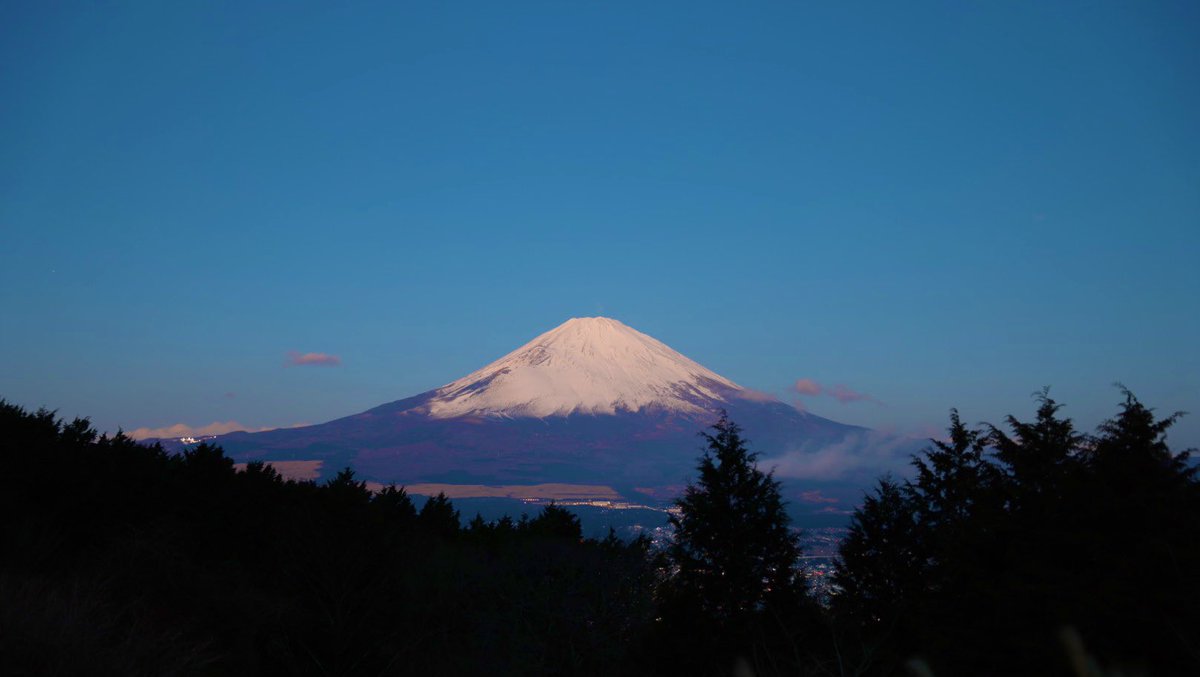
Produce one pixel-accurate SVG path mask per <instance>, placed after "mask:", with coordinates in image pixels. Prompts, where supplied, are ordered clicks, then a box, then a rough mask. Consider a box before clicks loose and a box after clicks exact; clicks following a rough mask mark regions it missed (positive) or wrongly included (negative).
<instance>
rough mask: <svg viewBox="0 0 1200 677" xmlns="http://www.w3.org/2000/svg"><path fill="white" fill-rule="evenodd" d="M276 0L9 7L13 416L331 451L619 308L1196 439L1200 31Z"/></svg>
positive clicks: (952, 395)
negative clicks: (459, 381) (1132, 395)
mask: <svg viewBox="0 0 1200 677" xmlns="http://www.w3.org/2000/svg"><path fill="white" fill-rule="evenodd" d="M248 4H249V3H244V2H230V3H218V2H148V3H90V2H89V3H43V2H21V3H18V2H9V3H4V5H3V6H2V7H0V148H2V149H3V152H2V153H0V231H2V236H0V397H6V398H8V399H9V400H10V401H15V402H17V403H20V404H23V405H27V406H39V405H46V406H49V407H51V408H57V409H59V410H60V412H61V413H62V414H64V415H77V414H86V415H90V416H91V417H92V418H93V421H94V422H95V423H96V424H97V425H98V426H99V427H101V428H102V429H108V430H115V429H116V427H117V426H123V427H124V428H125V429H127V430H129V429H134V428H137V427H143V426H149V427H158V426H166V425H170V424H176V423H184V424H187V425H189V426H200V425H205V424H209V423H212V422H214V421H237V422H240V423H241V424H243V425H245V426H248V427H263V426H279V425H288V424H294V423H299V422H320V421H324V420H328V419H331V418H334V417H338V416H342V415H346V414H350V413H355V412H358V411H361V410H363V409H366V408H368V407H370V406H374V405H377V404H380V403H383V402H386V401H390V400H394V399H399V398H401V397H406V396H409V395H413V394H416V393H418V392H421V391H424V390H427V389H430V388H432V387H436V386H438V385H441V384H443V383H446V382H448V381H450V380H453V379H454V378H457V377H459V376H462V375H464V374H465V373H467V372H469V371H471V370H473V369H476V368H478V367H481V366H483V364H485V363H487V362H489V361H491V360H493V359H495V358H497V357H499V356H500V355H502V354H503V353H505V352H508V351H509V350H512V349H514V348H516V347H517V346H518V345H520V344H521V343H523V342H525V341H527V340H529V339H530V338H532V337H533V336H535V335H536V334H538V333H540V332H542V331H545V330H547V329H550V328H552V327H554V326H556V325H557V324H559V323H561V322H562V321H564V320H566V319H567V318H569V317H572V316H584V315H606V316H611V317H615V318H617V319H619V320H622V321H623V322H625V323H627V324H629V325H631V326H633V327H635V328H637V329H639V330H641V331H644V332H646V333H648V334H650V335H652V336H655V337H656V338H658V339H660V340H662V341H664V342H666V343H668V344H669V345H671V346H673V347H674V348H676V349H677V350H680V351H681V352H683V353H684V354H686V355H688V356H689V357H691V358H693V359H695V360H697V361H699V362H701V363H703V364H705V365H706V366H708V367H710V368H712V369H714V370H715V371H717V372H719V373H721V374H723V375H725V376H727V377H729V378H731V379H733V380H735V381H738V382H739V383H741V384H743V385H746V386H749V387H753V388H756V389H760V390H763V391H768V392H773V393H776V394H778V395H779V396H781V397H784V398H789V397H792V396H793V394H794V393H792V392H790V391H789V388H791V387H792V386H793V384H794V383H795V382H796V381H797V380H798V379H809V380H810V381H811V382H812V383H814V384H820V385H821V386H822V387H823V388H824V389H825V390H828V389H830V388H832V387H834V386H835V385H838V384H840V385H841V386H843V388H844V389H843V390H842V391H836V392H841V393H843V394H845V393H849V392H856V393H865V394H869V395H870V397H871V398H872V399H871V400H860V401H846V402H843V401H839V399H838V398H836V397H830V396H811V395H809V396H806V397H805V398H804V400H803V401H804V402H805V403H806V406H808V407H809V408H810V409H811V410H813V411H815V412H817V413H820V414H823V415H826V416H829V417H831V418H835V419H838V420H842V421H846V422H852V423H860V424H865V425H870V426H874V427H882V428H886V429H889V430H899V431H903V432H909V433H913V434H925V433H927V432H928V431H930V430H932V429H937V428H942V427H944V425H945V421H946V411H947V410H948V409H949V408H950V407H951V406H958V407H960V408H961V409H962V411H963V414H964V417H965V418H966V419H967V420H971V421H978V420H991V421H997V422H999V420H1000V419H1001V418H1002V417H1003V416H1004V415H1005V414H1008V413H1015V414H1018V415H1020V416H1027V415H1029V414H1030V413H1031V412H1032V410H1033V402H1032V400H1031V398H1030V397H1029V395H1030V393H1032V392H1033V391H1035V390H1036V389H1038V388H1040V387H1041V386H1043V385H1050V386H1052V388H1053V390H1052V393H1053V394H1054V395H1056V396H1057V397H1059V398H1060V399H1061V400H1063V401H1065V402H1066V403H1067V405H1068V408H1067V410H1066V411H1067V413H1068V414H1070V415H1073V416H1075V417H1076V418H1077V420H1078V421H1079V422H1080V423H1081V424H1083V425H1084V426H1085V427H1088V428H1090V427H1091V426H1092V425H1094V424H1095V423H1096V422H1098V421H1099V420H1100V419H1101V418H1103V417H1104V416H1107V415H1109V414H1111V413H1113V412H1115V409H1116V407H1115V405H1116V403H1117V402H1118V401H1119V399H1120V398H1119V394H1118V392H1117V391H1116V390H1115V389H1114V388H1112V387H1111V384H1112V383H1113V382H1114V381H1121V382H1124V383H1125V384H1126V385H1128V386H1129V387H1130V388H1132V389H1133V390H1134V391H1135V392H1136V393H1137V394H1139V395H1140V396H1141V398H1142V399H1143V400H1144V401H1145V402H1147V403H1148V404H1150V405H1152V406H1156V407H1158V408H1160V409H1161V410H1164V411H1166V410H1175V409H1187V410H1190V411H1192V412H1195V413H1194V414H1193V416H1192V417H1190V418H1188V419H1186V420H1185V421H1184V422H1183V423H1182V424H1181V425H1180V426H1179V427H1178V429H1177V431H1176V433H1175V434H1174V435H1173V437H1172V439H1173V441H1174V442H1175V443H1176V444H1177V445H1178V446H1186V445H1198V444H1200V383H1198V376H1200V359H1198V355H1200V349H1198V348H1197V344H1198V343H1200V303H1198V302H1197V293H1198V292H1200V268H1198V261H1200V124H1198V123H1197V121H1198V120H1200V4H1197V3H1195V2H1182V3H1151V2H1128V3H1120V4H1116V3H1096V2H1088V3H1069V2H1053V3H1046V2H1028V3H1021V2H1005V3H971V4H969V5H968V3H957V2H948V3H933V4H929V3H878V4H862V3H753V5H754V6H752V7H748V6H746V5H749V4H751V3H725V2H721V3H703V2H695V1H691V2H686V3H677V4H669V3H643V2H637V3H598V2H589V3H574V2H548V3H520V2H504V3H500V2H482V3H473V4H471V3H382V4H379V5H372V4H365V3H338V5H339V6H336V7H334V6H329V5H321V4H312V5H307V4H301V3H281V4H279V5H277V6H275V7H270V6H269V5H265V4H264V5H259V6H258V9H247V7H246V5H248ZM331 4H332V3H331ZM342 5H347V6H342ZM350 5H352V6H350ZM417 5H430V6H429V7H423V8H422V7H418V6H417ZM649 5H653V7H651V6H649ZM335 358H336V360H337V362H338V363H337V364H332V363H330V362H332V361H334V360H335ZM801 389H802V390H809V391H812V390H813V388H812V387H811V386H810V385H809V384H807V383H805V384H803V385H802V386H801ZM842 399H847V400H849V399H853V398H846V397H844V398H842Z"/></svg>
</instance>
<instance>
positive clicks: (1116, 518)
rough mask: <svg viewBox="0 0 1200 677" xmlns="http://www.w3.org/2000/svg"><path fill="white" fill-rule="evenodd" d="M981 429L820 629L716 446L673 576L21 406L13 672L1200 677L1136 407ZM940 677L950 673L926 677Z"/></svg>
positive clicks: (1176, 463) (1180, 518)
mask: <svg viewBox="0 0 1200 677" xmlns="http://www.w3.org/2000/svg"><path fill="white" fill-rule="evenodd" d="M1040 403H1041V406H1040V409H1039V411H1038V415H1037V418H1036V420H1034V421H1031V422H1023V421H1019V420H1017V419H1014V418H1011V417H1010V418H1009V419H1007V421H1006V423H1005V425H1004V426H1002V427H992V426H988V425H981V426H977V427H974V428H972V427H970V426H967V425H965V424H964V423H962V422H961V421H959V419H958V417H957V416H956V415H955V416H953V417H952V425H951V428H950V431H949V433H950V434H949V437H948V440H947V441H936V442H933V443H932V444H931V446H930V447H929V449H927V450H926V451H925V452H924V453H922V454H921V455H919V456H918V457H917V458H916V459H914V466H915V467H914V470H915V474H914V476H913V478H912V480H910V481H902V480H897V479H890V478H889V479H884V480H882V481H881V482H880V484H879V486H878V487H877V488H876V490H875V491H874V492H873V493H872V494H871V495H869V496H867V497H866V499H865V502H864V504H863V506H862V507H861V508H860V510H859V511H858V512H857V513H856V515H855V518H854V521H853V524H852V528H851V531H850V536H849V537H848V539H847V541H846V542H845V543H844V545H843V547H842V550H841V557H840V560H839V562H838V565H837V572H836V580H837V583H838V584H839V586H840V588H841V589H840V591H839V592H838V593H837V594H835V595H834V596H833V597H832V602H831V604H830V606H829V607H827V608H825V607H820V606H819V605H817V604H816V603H814V602H813V601H812V599H811V598H810V596H809V595H807V594H806V592H805V590H804V589H803V584H802V582H801V579H800V577H799V576H798V575H797V569H796V562H797V559H796V558H797V557H798V556H799V555H800V554H801V553H800V551H799V547H798V545H797V540H796V536H795V533H794V532H792V531H790V530H788V528H787V527H788V524H787V517H786V513H785V512H784V509H783V504H782V501H781V499H780V495H779V487H778V483H777V482H774V481H773V480H772V478H771V477H770V476H769V474H763V473H762V472H761V471H759V470H757V469H755V468H754V466H753V460H754V454H753V453H751V452H750V451H749V449H748V447H747V444H746V441H745V440H743V439H741V438H740V434H739V429H738V427H737V425H736V424H734V423H732V422H729V421H727V420H725V419H722V420H721V421H720V422H719V423H718V424H717V425H716V426H714V427H713V428H712V430H713V431H714V432H713V434H712V435H706V436H705V439H706V440H707V442H708V448H707V450H705V452H704V455H703V456H702V457H701V459H700V460H699V463H698V466H697V479H696V483H695V484H694V485H692V486H691V487H689V489H688V492H687V493H686V494H685V495H684V496H683V497H682V498H681V499H680V501H679V503H678V505H679V506H680V508H681V513H680V514H679V515H677V516H676V517H675V518H674V519H673V522H674V525H675V527H676V530H677V534H678V537H677V539H676V543H675V545H674V546H673V547H671V548H669V549H668V550H667V551H666V552H662V553H656V552H652V551H651V550H650V548H649V545H648V543H647V542H646V541H644V540H639V541H634V542H623V541H621V540H619V539H616V538H611V537H610V538H608V539H600V540H596V539H583V538H581V531H580V526H579V521H578V519H577V518H576V517H575V516H574V515H572V514H571V513H569V512H567V511H566V510H563V509H561V508H558V507H554V506H551V507H548V508H546V509H545V510H544V511H542V512H541V513H539V514H538V515H536V516H533V517H532V518H527V517H519V518H518V519H516V520H513V519H508V518H505V519H501V520H498V521H493V522H485V521H484V520H482V519H479V518H477V519H474V520H470V521H468V522H467V525H466V526H465V527H464V526H463V525H462V521H461V520H460V516H459V515H458V513H457V511H456V510H455V508H454V506H453V505H452V504H451V503H450V502H449V501H448V500H446V499H445V498H444V497H438V498H435V499H430V500H429V501H428V502H427V503H425V504H424V505H422V506H415V505H414V504H413V502H412V501H411V500H409V498H408V496H407V495H406V494H405V493H404V491H403V490H402V489H395V488H393V489H388V490H385V491H383V492H381V493H378V494H372V493H371V492H369V491H367V490H366V488H365V485H364V484H362V483H360V482H356V481H355V480H354V476H353V473H351V472H349V471H345V472H343V473H342V474H340V475H339V476H338V477H336V478H335V479H333V480H332V481H330V482H327V483H324V484H320V485H318V484H315V483H311V482H289V481H284V480H282V479H281V478H280V477H279V476H278V475H277V474H276V473H275V472H274V471H273V470H272V469H271V468H270V467H264V466H263V465H261V464H250V465H249V467H248V468H247V469H246V470H245V471H244V472H236V471H235V470H234V467H233V463H232V461H231V460H230V459H229V458H227V457H226V456H225V455H224V453H223V452H222V451H221V449H220V448H216V447H210V446H206V445H200V446H198V447H195V448H193V449H190V450H188V451H186V452H185V453H182V454H177V455H172V454H168V453H166V452H165V451H164V450H163V449H162V448H160V447H157V446H154V447H150V446H144V445H140V444H137V443H135V442H133V441H131V440H129V439H128V438H125V437H124V436H121V435H118V436H116V437H115V438H107V437H102V436H97V434H96V432H95V431H94V430H92V429H91V427H90V425H89V424H88V422H87V421H86V420H76V421H73V422H71V423H64V422H62V421H59V420H57V419H56V418H55V416H54V414H53V413H52V412H46V411H39V412H36V413H31V412H27V411H25V410H23V409H21V408H20V407H16V406H13V405H10V404H6V403H3V402H0V464H2V466H0V536H2V540H0V673H2V674H6V675H7V674H14V675H408V674H436V675H517V674H520V675H676V674H678V675H730V674H738V675H749V674H756V675H852V674H853V675H900V674H935V675H1028V674H1045V675H1101V674H1104V675H1113V674H1118V673H1117V672H1116V671H1117V670H1119V671H1120V674H1147V675H1177V674H1180V675H1182V674H1200V648H1198V647H1200V484H1198V482H1197V479H1196V472H1195V467H1194V465H1193V464H1191V462H1190V461H1189V459H1188V457H1187V455H1186V454H1180V453H1175V452H1172V451H1171V450H1170V449H1169V447H1168V446H1167V444H1166V441H1165V436H1166V432H1167V430H1168V429H1169V427H1170V425H1171V423H1172V421H1173V420H1174V417H1167V418H1162V419H1160V418H1157V417H1156V416H1155V415H1154V414H1153V412H1152V411H1151V410H1150V409H1148V408H1146V407H1144V406H1142V405H1141V403H1139V402H1138V401H1137V400H1136V399H1135V398H1133V396H1132V395H1129V394H1126V398H1125V401H1124V403H1123V404H1122V406H1121V409H1120V413H1119V414H1118V416H1116V417H1114V418H1113V419H1112V420H1110V421H1108V422H1106V423H1105V424H1103V425H1102V426H1101V427H1100V428H1099V429H1098V430H1097V431H1096V433H1095V434H1092V435H1087V434H1083V433H1080V432H1077V431H1076V430H1075V429H1074V428H1073V426H1072V424H1071V422H1070V420H1069V419H1065V418H1063V417H1061V416H1060V414H1059V410H1060V406H1059V405H1058V404H1057V403H1055V402H1054V401H1053V400H1051V399H1050V398H1049V396H1048V395H1045V394H1044V395H1043V396H1042V397H1041V399H1040ZM930 671H931V672H930Z"/></svg>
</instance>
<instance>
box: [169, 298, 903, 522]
mask: <svg viewBox="0 0 1200 677" xmlns="http://www.w3.org/2000/svg"><path fill="white" fill-rule="evenodd" d="M721 411H726V412H728V413H729V415H730V417H731V418H733V419H734V420H736V421H738V422H739V423H740V424H741V425H742V426H743V427H744V428H745V430H746V431H747V432H748V434H749V435H750V436H751V438H752V439H753V440H754V441H755V445H756V446H757V448H758V450H759V451H760V452H762V453H763V454H764V455H765V456H773V455H776V454H784V453H787V452H792V451H796V450H799V449H814V450H815V449H819V448H824V447H827V446H830V445H835V444H837V445H843V446H845V445H848V444H852V443H855V440H858V439H859V438H863V439H865V436H864V433H866V432H868V431H866V430H865V429H863V428H858V427H855V426H849V425H843V424H841V423H836V422H834V421H831V420H828V419H825V418H822V417H820V416H816V415H814V414H811V413H807V412H803V411H800V410H798V409H796V408H795V407H792V406H790V405H788V404H785V403H783V402H780V401H777V400H775V399H773V398H771V397H768V396H764V395H763V394H761V393H757V392H755V391H752V390H749V389H747V388H743V387H742V386H740V385H738V384H737V383H734V382H733V381H731V380H729V379H727V378H725V377H723V376H721V375H719V374H717V373H715V372H713V371H711V370H709V369H707V368H705V367H703V366H701V365H700V364H698V363H696V362H694V361H692V360H690V359H688V358H687V357H685V356H683V355H681V354H679V353H678V352H676V351H674V350H672V349H671V348H669V347H668V346H666V345H665V344H663V343H661V342H660V341H657V340H656V339H654V338H651V337H650V336H647V335H645V334H643V333H641V332H638V331H636V330H634V329H632V328H630V327H628V326H626V325H624V324H622V323H620V322H618V321H616V320H612V319H608V318H602V317H596V318H576V319H572V320H569V321H567V322H566V323H564V324H562V325H560V326H559V327H556V328H555V329H552V330H550V331H548V332H546V333H544V334H542V335H540V336H538V337H536V338H534V339H533V340H532V341H530V342H529V343H527V344H525V345H523V346H521V347H520V348H518V349H517V350H515V351H513V352H511V353H509V354H508V355H505V356H504V357H502V358H500V359H499V360H496V361H495V362H493V363H491V364H489V365H487V366H485V367H483V368H482V369H479V370H478V371H475V372H473V373H471V374H469V375H467V376H465V377H463V378H460V379H458V380H456V381H453V382H451V383H449V384H447V385H445V386H443V387H441V388H437V389H435V390H432V391H429V392H426V393H422V394H420V395H416V396H413V397H409V398H406V399H402V400H398V401H395V402H390V403H387V404H383V405H380V406H378V407H375V408H373V409H370V410H368V411H365V412H362V413H360V414H355V415H352V416H346V417H344V418H340V419H336V420H333V421H330V422H327V423H322V424H319V425H312V426H306V427H300V428H288V429H279V430H272V431H267V432H259V433H244V432H239V433H230V434H227V435H222V436H220V437H218V438H216V440H214V442H215V443H216V444H219V445H221V446H222V447H223V448H224V449H225V451H226V453H228V454H229V455H230V456H232V457H233V458H234V459H236V460H238V461H242V462H248V461H253V460H264V461H273V460H274V461H279V460H287V461H295V460H304V461H320V462H321V464H322V468H323V475H322V477H323V478H325V479H328V478H329V477H332V475H333V473H334V472H336V470H337V469H338V468H341V467H343V466H346V465H350V466H352V467H353V468H354V469H355V471H356V472H358V473H359V475H360V476H361V477H363V478H365V479H370V480H373V481H377V482H381V483H384V484H387V483H393V482H394V483H399V484H413V483H421V482H430V483H447V484H455V485H473V484H490V485H497V484H500V485H533V484H540V483H562V482H565V483H580V484H589V485H606V486H609V487H612V488H614V489H615V491H616V492H617V493H619V494H622V495H624V496H626V497H630V498H635V499H637V500H642V501H644V500H646V497H647V495H649V496H659V497H662V498H664V499H665V500H669V497H671V496H673V495H674V494H675V493H677V492H678V490H679V487H680V486H682V485H683V483H684V482H685V481H686V480H687V478H688V476H689V474H690V473H691V470H692V466H693V461H694V455H695V450H696V448H697V447H696V445H697V438H696V431H697V430H700V429H702V428H704V427H705V426H707V425H709V424H710V423H712V421H714V420H716V418H717V416H718V415H719V414H720V412H721ZM163 443H164V444H165V445H166V446H167V447H168V448H169V449H178V448H181V446H182V445H181V444H180V443H179V442H178V441H177V440H163ZM906 444H907V447H906V449H908V450H909V451H912V452H915V451H917V450H918V449H919V448H920V443H917V442H915V441H908V442H906ZM870 480H871V477H870V476H867V475H863V476H859V477H855V478H847V479H846V481H843V482H841V483H840V484H838V483H835V485H836V486H832V489H833V490H834V491H841V495H842V496H843V497H844V498H845V502H846V503H847V504H850V503H853V501H854V499H855V497H856V495H857V494H858V493H859V492H860V491H861V488H862V487H864V486H866V485H867V484H868V483H869V482H870ZM810 488H811V487H810ZM545 498H551V497H549V496H547V497H545Z"/></svg>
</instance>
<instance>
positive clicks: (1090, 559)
mask: <svg viewBox="0 0 1200 677" xmlns="http://www.w3.org/2000/svg"><path fill="white" fill-rule="evenodd" d="M1124 394H1125V400H1124V402H1123V403H1122V405H1121V411H1120V413H1119V414H1118V415H1117V416H1116V417H1115V418H1113V419H1111V420H1109V421H1107V422H1105V423H1104V424H1102V425H1101V426H1100V428H1099V429H1098V430H1097V431H1096V433H1095V434H1093V435H1086V434H1082V433H1081V432H1079V431H1077V430H1076V429H1075V427H1074V425H1073V424H1072V422H1071V420H1070V419H1068V418H1065V417H1063V416H1061V415H1060V411H1061V405H1059V403H1057V402H1055V401H1054V400H1053V399H1052V398H1051V397H1050V396H1049V393H1048V392H1043V393H1041V394H1040V396H1039V398H1038V401H1039V405H1040V406H1039V407H1038V410H1037V416H1036V419H1035V420H1033V421H1020V420H1017V419H1016V418H1014V417H1011V416H1010V417H1008V419H1007V421H1006V424H1005V425H1004V426H1003V427H998V426H992V425H983V426H979V427H974V428H972V427H969V426H967V425H966V424H964V423H963V422H962V421H961V420H960V419H959V417H958V414H957V413H953V414H952V416H951V426H950V429H949V436H948V439H947V440H945V441H935V442H934V443H933V446H931V447H930V448H929V449H928V450H927V451H926V452H925V453H924V454H923V455H922V456H919V457H917V458H915V459H914V460H913V465H914V469H915V471H916V472H915V477H914V478H913V479H912V480H911V481H904V482H901V481H897V480H894V479H883V480H881V481H880V482H879V484H878V487H877V488H876V490H875V491H874V493H873V494H872V495H871V496H868V497H867V498H866V500H865V502H864V505H863V506H862V507H861V508H860V509H859V510H858V512H857V513H856V514H855V516H854V520H853V523H852V526H851V531H850V535H849V537H848V538H847V540H846V541H845V542H844V543H843V545H842V549H841V561H840V563H839V566H838V570H837V577H836V581H837V583H838V585H840V586H841V587H842V589H843V590H842V592H841V594H839V595H838V596H837V597H836V601H835V604H834V611H835V612H836V613H837V614H838V619H839V620H840V621H842V623H843V627H845V628H847V629H850V630H854V631H855V632H857V633H859V634H858V636H857V640H856V642H857V644H858V645H859V646H860V647H861V648H862V652H861V653H860V657H861V658H862V659H865V660H864V662H863V665H864V666H877V667H883V668H886V667H887V666H894V665H897V664H900V663H902V662H904V661H905V660H907V659H909V658H910V657H913V656H920V657H922V659H923V661H924V663H925V664H926V665H927V666H932V668H933V671H934V673H936V674H944V675H962V674H1004V675H1007V674H1012V675H1016V674H1055V673H1057V674H1079V675H1093V674H1101V673H1100V672H1097V669H1108V670H1121V671H1122V673H1121V674H1145V673H1148V674H1155V675H1184V674H1200V484H1198V483H1197V480H1196V467H1195V465H1194V464H1192V463H1190V462H1189V458H1188V453H1187V452H1184V453H1178V454H1176V453H1172V451H1171V450H1170V448H1169V447H1168V446H1167V443H1166V433H1167V430H1168V428H1170V427H1171V425H1172V424H1173V423H1174V422H1175V421H1176V420H1177V419H1178V417H1179V416H1180V414H1174V415H1171V416H1167V417H1166V418H1161V419H1160V418H1156V417H1155V415H1154V413H1153V411H1152V410H1150V409H1148V408H1147V407H1145V406H1144V405H1143V404H1142V403H1141V402H1139V401H1138V400H1137V398H1135V397H1134V396H1133V395H1132V394H1131V393H1129V392H1128V391H1124ZM1105 666H1107V668H1105Z"/></svg>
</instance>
